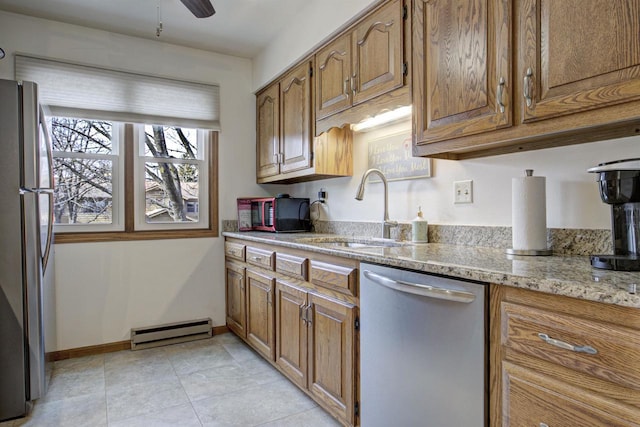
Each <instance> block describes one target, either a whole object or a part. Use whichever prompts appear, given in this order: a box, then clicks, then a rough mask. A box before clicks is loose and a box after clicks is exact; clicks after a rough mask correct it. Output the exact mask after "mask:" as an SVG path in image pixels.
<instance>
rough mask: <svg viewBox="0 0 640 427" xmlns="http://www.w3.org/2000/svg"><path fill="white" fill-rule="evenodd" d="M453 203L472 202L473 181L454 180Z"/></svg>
mask: <svg viewBox="0 0 640 427" xmlns="http://www.w3.org/2000/svg"><path fill="white" fill-rule="evenodd" d="M453 203H473V181H472V180H470V179H469V180H466V181H454V183H453Z"/></svg>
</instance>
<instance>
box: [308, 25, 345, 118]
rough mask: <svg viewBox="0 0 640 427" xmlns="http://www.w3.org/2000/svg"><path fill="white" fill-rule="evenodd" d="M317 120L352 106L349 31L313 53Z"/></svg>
mask: <svg viewBox="0 0 640 427" xmlns="http://www.w3.org/2000/svg"><path fill="white" fill-rule="evenodd" d="M315 82H316V111H315V113H316V120H319V119H322V118H324V117H327V116H330V115H331V114H334V113H337V112H338V111H342V110H345V109H347V108H349V107H350V106H351V89H352V88H351V33H348V34H344V35H342V36H340V37H338V38H337V39H336V40H334V41H332V42H331V43H329V44H328V45H327V46H325V47H324V48H322V49H321V50H320V51H318V53H316V76H315Z"/></svg>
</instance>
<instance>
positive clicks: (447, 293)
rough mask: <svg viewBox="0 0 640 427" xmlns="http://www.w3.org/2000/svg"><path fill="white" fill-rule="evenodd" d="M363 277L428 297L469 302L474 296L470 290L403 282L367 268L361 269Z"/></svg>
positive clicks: (395, 288)
mask: <svg viewBox="0 0 640 427" xmlns="http://www.w3.org/2000/svg"><path fill="white" fill-rule="evenodd" d="M363 274H364V277H366V278H367V279H369V280H371V281H373V282H375V283H377V284H379V285H382V286H386V287H387V288H390V289H394V290H396V291H400V292H406V293H409V294H414V295H420V296H424V297H429V298H436V299H442V300H446V301H455V302H463V303H467V304H468V303H471V302H473V301H474V300H475V299H476V296H475V295H474V294H473V293H471V292H466V291H457V290H455V289H446V288H440V287H436V286H431V285H421V284H418V283H411V282H404V281H402V280H394V279H390V278H389V277H385V276H381V275H380V274H376V273H372V272H371V271H369V270H364V271H363Z"/></svg>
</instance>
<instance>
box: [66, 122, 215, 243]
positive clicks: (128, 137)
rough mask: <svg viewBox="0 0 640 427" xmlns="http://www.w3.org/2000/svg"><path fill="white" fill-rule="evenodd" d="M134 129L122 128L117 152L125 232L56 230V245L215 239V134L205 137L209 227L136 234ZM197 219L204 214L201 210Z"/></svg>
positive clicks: (134, 127)
mask: <svg viewBox="0 0 640 427" xmlns="http://www.w3.org/2000/svg"><path fill="white" fill-rule="evenodd" d="M135 132H136V125H134V124H132V123H125V124H124V140H123V141H122V143H121V145H120V148H121V149H122V151H121V152H120V156H123V157H124V171H123V172H124V173H121V178H122V180H123V181H124V186H123V187H124V188H123V190H124V197H122V198H121V199H120V200H122V202H124V221H123V223H124V229H123V230H120V231H60V230H55V231H54V234H55V243H89V242H112V241H128V240H158V239H187V238H200V237H218V236H219V229H218V223H219V220H218V132H217V131H206V132H207V133H208V147H207V150H206V159H205V161H206V162H207V163H208V176H207V179H208V182H207V184H208V185H207V187H208V189H207V194H208V199H209V200H208V209H207V212H206V214H207V215H208V226H206V227H204V228H184V227H182V228H181V227H179V224H176V225H178V227H174V228H171V229H169V228H167V229H153V230H139V229H136V218H135V210H136V189H135V186H136V180H135V169H136V167H135V163H136V162H137V161H138V159H137V157H138V153H137V151H136V149H137V145H136V144H134V143H133V142H134V138H135ZM199 214H200V215H202V214H204V212H203V211H202V210H200V213H199Z"/></svg>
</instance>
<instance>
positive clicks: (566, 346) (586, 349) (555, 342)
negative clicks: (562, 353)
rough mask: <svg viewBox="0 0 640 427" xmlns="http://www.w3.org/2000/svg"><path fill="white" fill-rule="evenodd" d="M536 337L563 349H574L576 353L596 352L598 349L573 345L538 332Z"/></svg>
mask: <svg viewBox="0 0 640 427" xmlns="http://www.w3.org/2000/svg"><path fill="white" fill-rule="evenodd" d="M538 337H539V338H540V339H541V340H542V341H544V342H546V343H547V344H551V345H555V346H556V347H560V348H564V349H565V350H571V351H575V352H576V353H587V354H598V350H596V349H595V348H593V347H591V346H590V345H573V344H569V343H566V342H564V341H560V340H557V339H554V338H551V337H550V336H549V335H547V334H542V333H540V334H538Z"/></svg>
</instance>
